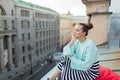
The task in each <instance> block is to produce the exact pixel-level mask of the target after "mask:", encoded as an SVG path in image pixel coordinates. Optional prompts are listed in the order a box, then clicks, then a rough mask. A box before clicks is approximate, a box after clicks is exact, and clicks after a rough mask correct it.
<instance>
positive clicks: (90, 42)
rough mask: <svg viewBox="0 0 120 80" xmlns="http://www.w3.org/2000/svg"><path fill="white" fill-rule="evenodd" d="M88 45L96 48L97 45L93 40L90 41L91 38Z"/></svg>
mask: <svg viewBox="0 0 120 80" xmlns="http://www.w3.org/2000/svg"><path fill="white" fill-rule="evenodd" d="M87 44H88V45H89V46H95V43H94V42H93V40H91V39H89V38H87Z"/></svg>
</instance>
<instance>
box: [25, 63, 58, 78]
mask: <svg viewBox="0 0 120 80" xmlns="http://www.w3.org/2000/svg"><path fill="white" fill-rule="evenodd" d="M55 65H56V63H55V62H53V63H51V64H49V65H47V66H46V67H45V68H43V69H41V70H40V71H37V72H36V73H35V74H33V75H32V76H31V77H29V78H28V79H27V80H40V79H41V78H42V77H43V76H44V75H45V74H46V73H48V72H49V71H50V70H51V69H52V68H53V67H54V66H55Z"/></svg>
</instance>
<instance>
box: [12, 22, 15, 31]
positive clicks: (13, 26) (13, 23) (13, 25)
mask: <svg viewBox="0 0 120 80" xmlns="http://www.w3.org/2000/svg"><path fill="white" fill-rule="evenodd" d="M12 29H15V22H14V20H12Z"/></svg>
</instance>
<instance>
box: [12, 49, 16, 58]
mask: <svg viewBox="0 0 120 80" xmlns="http://www.w3.org/2000/svg"><path fill="white" fill-rule="evenodd" d="M12 55H13V56H14V55H15V48H12Z"/></svg>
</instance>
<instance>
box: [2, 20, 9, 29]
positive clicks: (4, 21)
mask: <svg viewBox="0 0 120 80" xmlns="http://www.w3.org/2000/svg"><path fill="white" fill-rule="evenodd" d="M3 26H4V30H7V29H8V28H7V20H3Z"/></svg>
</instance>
